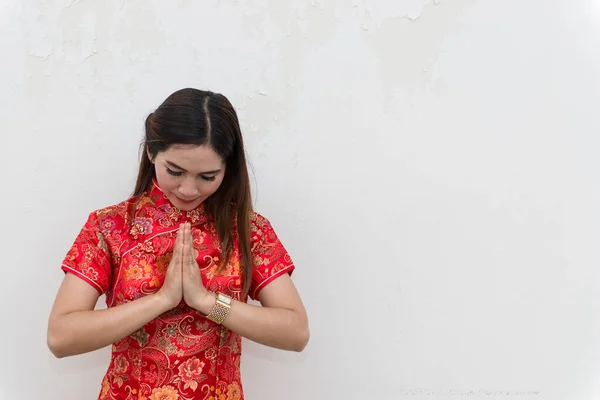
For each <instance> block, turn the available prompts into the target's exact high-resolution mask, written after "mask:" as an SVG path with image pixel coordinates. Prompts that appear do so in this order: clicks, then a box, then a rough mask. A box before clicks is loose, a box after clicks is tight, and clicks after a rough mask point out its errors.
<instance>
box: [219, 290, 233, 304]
mask: <svg viewBox="0 0 600 400" xmlns="http://www.w3.org/2000/svg"><path fill="white" fill-rule="evenodd" d="M217 299H218V300H220V301H222V302H223V303H225V304H231V299H230V298H229V297H227V296H225V295H223V294H221V293H219V294H217Z"/></svg>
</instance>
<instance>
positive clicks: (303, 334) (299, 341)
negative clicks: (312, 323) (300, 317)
mask: <svg viewBox="0 0 600 400" xmlns="http://www.w3.org/2000/svg"><path fill="white" fill-rule="evenodd" d="M309 340H310V330H309V329H308V326H306V327H305V328H304V329H302V330H299V331H298V335H297V338H296V343H294V348H293V350H294V351H296V352H298V353H300V352H302V351H303V350H304V349H305V348H306V345H307V344H308V341H309Z"/></svg>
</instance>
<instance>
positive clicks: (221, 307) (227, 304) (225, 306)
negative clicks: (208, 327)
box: [206, 293, 231, 324]
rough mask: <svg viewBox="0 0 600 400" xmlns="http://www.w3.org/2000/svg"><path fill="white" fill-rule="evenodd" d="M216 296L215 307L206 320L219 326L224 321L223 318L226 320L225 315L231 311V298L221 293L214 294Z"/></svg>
mask: <svg viewBox="0 0 600 400" xmlns="http://www.w3.org/2000/svg"><path fill="white" fill-rule="evenodd" d="M216 295H217V298H216V300H215V305H214V307H213V308H212V310H210V313H209V314H208V315H207V316H206V318H207V319H209V320H211V321H212V322H214V323H216V324H221V323H223V321H225V318H227V315H228V314H229V311H230V310H231V297H229V296H227V295H224V294H223V293H216Z"/></svg>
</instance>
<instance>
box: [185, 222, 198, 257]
mask: <svg viewBox="0 0 600 400" xmlns="http://www.w3.org/2000/svg"><path fill="white" fill-rule="evenodd" d="M187 237H188V239H189V246H188V252H189V262H190V264H194V261H196V249H195V248H194V236H193V235H192V224H188V227H187Z"/></svg>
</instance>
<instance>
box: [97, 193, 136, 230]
mask: <svg viewBox="0 0 600 400" xmlns="http://www.w3.org/2000/svg"><path fill="white" fill-rule="evenodd" d="M139 200H140V196H134V197H130V198H128V199H126V200H123V201H121V202H119V203H115V204H110V205H107V206H104V207H101V208H98V209H95V210H93V211H91V212H90V213H89V215H88V223H92V224H94V225H96V226H97V228H98V229H99V230H101V231H102V233H103V235H105V236H106V235H109V234H110V233H112V232H113V231H115V230H117V231H120V230H122V229H123V228H124V227H125V226H126V225H128V224H129V220H130V219H131V216H132V215H133V212H134V210H135V209H136V208H137V207H138V202H139Z"/></svg>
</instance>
